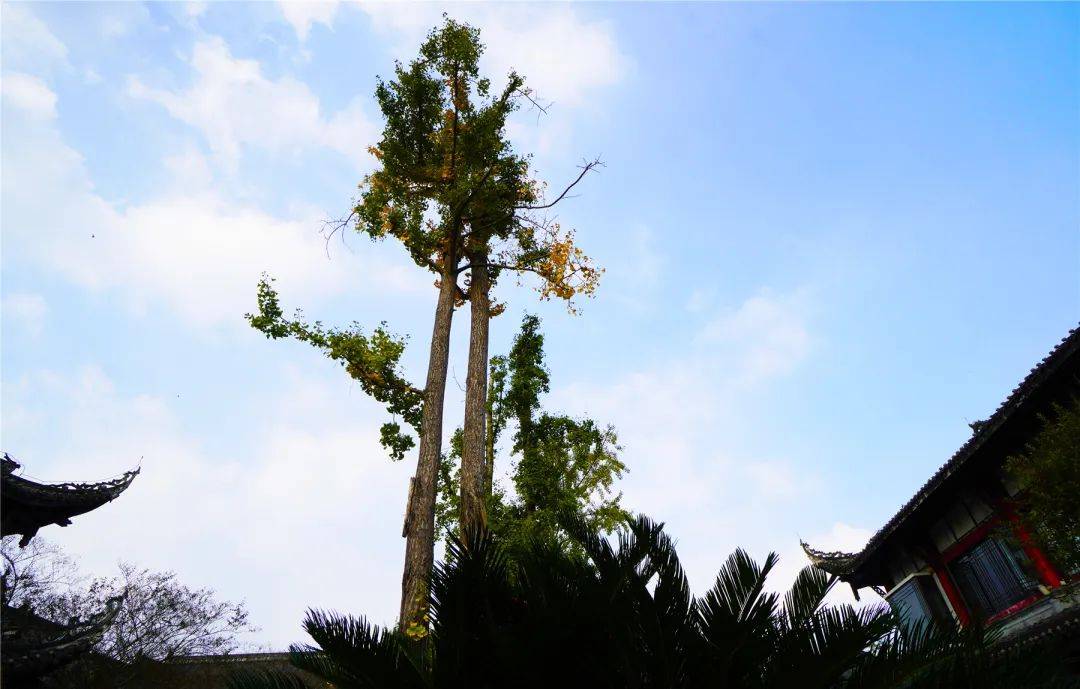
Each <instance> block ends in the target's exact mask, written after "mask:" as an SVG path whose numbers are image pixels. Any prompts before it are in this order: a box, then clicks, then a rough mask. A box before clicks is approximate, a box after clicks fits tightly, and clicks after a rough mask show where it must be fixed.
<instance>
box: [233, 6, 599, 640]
mask: <svg viewBox="0 0 1080 689" xmlns="http://www.w3.org/2000/svg"><path fill="white" fill-rule="evenodd" d="M482 51H483V46H482V45H481V43H480V41H479V31H478V30H477V29H475V28H473V27H471V26H468V25H467V24H463V23H460V22H456V21H454V20H453V19H450V18H448V17H445V16H444V21H443V23H442V25H441V26H439V27H437V28H435V29H434V30H432V31H431V33H430V34H429V35H428V37H427V38H426V40H425V41H424V43H423V44H422V45H421V47H420V52H419V55H418V57H417V58H416V59H414V60H412V61H411V62H409V63H408V64H407V65H405V64H401V63H397V64H395V68H394V77H393V78H392V79H390V80H388V81H383V80H380V81H379V83H378V86H377V88H376V93H375V95H376V100H377V101H378V104H379V108H380V110H381V112H382V115H383V119H384V126H383V132H382V138H381V139H380V141H379V142H378V143H377V144H376V145H373V146H371V147H370V148H369V149H368V150H369V152H370V153H371V154H372V155H373V156H374V158H375V160H376V161H377V166H376V169H375V170H374V171H373V172H372V173H370V174H369V175H367V176H366V177H365V178H364V180H363V181H362V183H361V185H360V195H359V198H358V201H357V203H356V205H355V207H354V208H353V210H352V212H351V213H350V214H349V215H348V216H346V217H345V218H343V219H341V220H340V221H338V222H336V223H334V224H332V226H331V229H330V231H331V234H333V233H335V232H337V231H342V232H344V231H346V230H349V229H354V230H356V231H358V232H360V233H361V234H364V235H367V236H368V237H370V238H371V239H373V240H383V239H387V238H390V239H394V240H397V241H398V242H400V243H401V245H402V247H403V248H404V249H405V250H406V251H407V252H408V254H409V256H410V258H411V259H412V261H413V262H414V263H415V264H416V265H417V266H418V267H419V268H421V269H424V270H427V271H430V272H431V273H432V274H433V275H434V276H435V281H434V282H435V287H436V289H437V293H438V297H437V300H436V304H435V314H434V319H433V325H432V335H431V340H430V344H429V353H428V369H427V378H426V381H425V384H424V386H423V387H422V388H421V387H417V386H414V385H413V384H411V383H410V382H409V381H408V380H407V378H406V376H405V374H404V372H403V370H402V367H401V358H402V355H403V353H404V348H405V342H406V341H405V338H403V337H399V336H396V335H394V334H393V333H392V332H391V331H390V329H389V327H388V326H387V325H386V324H385V323H383V324H380V325H379V326H378V327H376V328H375V329H374V330H372V331H371V332H367V331H365V329H364V328H363V327H362V326H360V325H359V324H357V323H354V324H352V325H350V326H348V327H345V328H331V327H327V326H324V325H323V324H322V323H321V322H319V321H315V322H313V323H309V322H307V321H305V319H304V317H303V314H302V313H300V312H299V311H297V312H296V314H295V315H294V316H292V317H291V318H290V317H287V316H286V315H285V312H284V310H283V309H282V307H281V305H280V299H279V296H278V294H277V292H276V290H275V289H274V286H273V280H272V278H270V277H269V276H264V278H263V280H262V281H260V283H259V285H258V307H259V310H258V312H257V313H254V314H248V320H249V322H250V323H251V325H252V326H253V327H254V328H256V329H258V330H259V331H261V332H263V333H264V334H265V335H266V336H267V337H268V338H272V339H280V338H295V339H297V340H300V341H303V342H307V343H309V344H311V345H313V346H315V347H316V348H318V349H320V350H322V351H323V352H324V354H325V355H326V356H328V357H330V358H331V359H334V360H336V361H339V362H340V363H341V364H342V365H343V367H344V368H345V369H346V371H347V373H348V374H349V375H350V376H351V377H352V378H354V379H355V380H357V381H359V382H360V384H361V387H362V389H363V390H364V391H365V392H366V393H367V394H369V395H371V396H372V397H373V398H374V399H376V400H377V401H379V402H381V403H383V404H384V405H385V406H386V408H387V410H388V411H389V412H390V413H391V415H392V418H391V420H390V421H388V422H387V423H385V424H384V425H383V426H382V432H381V438H382V443H383V445H384V446H385V447H386V448H387V450H388V451H389V453H390V455H391V457H392V458H394V459H402V458H403V457H404V456H405V454H406V453H407V452H409V451H410V450H411V449H412V448H413V447H414V446H416V444H417V442H416V441H417V439H418V440H419V448H418V458H417V468H416V474H415V476H414V477H413V479H412V480H411V484H410V490H409V498H408V504H407V506H406V516H405V525H404V529H403V536H404V537H405V538H406V548H405V566H404V572H403V575H402V596H401V608H400V616H399V620H398V624H399V627H400V628H401V629H402V630H404V631H407V632H409V633H410V634H412V635H413V636H423V635H424V633H425V629H426V612H425V611H426V608H427V590H428V589H427V581H428V578H429V576H430V573H431V570H432V566H433V564H434V543H435V523H434V519H435V501H436V483H437V477H438V472H439V463H440V459H441V456H442V430H443V402H444V397H445V391H446V377H447V371H448V367H449V350H450V330H451V324H452V320H453V313H454V310H455V308H456V307H457V306H460V305H462V304H464V302H465V300H467V299H469V298H470V297H473V298H475V299H477V300H478V301H481V300H482V307H479V308H480V310H481V313H482V314H483V317H481V318H479V319H477V318H476V317H475V315H474V323H477V324H482V327H483V336H484V342H483V345H484V346H483V347H482V348H479V347H478V348H477V349H478V351H480V350H482V352H483V361H484V376H485V377H486V368H487V367H486V359H487V345H486V332H487V322H488V320H489V318H490V316H491V315H492V314H493V313H497V312H498V310H499V308H498V307H495V308H492V307H491V306H490V301H489V299H488V295H489V294H490V290H491V286H492V285H494V284H495V282H496V280H497V278H498V275H499V272H500V271H503V270H507V269H509V270H513V271H515V272H518V273H525V272H530V273H533V274H536V275H538V276H539V277H540V279H541V282H542V285H543V286H542V287H540V289H541V294H542V295H543V296H545V297H552V296H556V297H559V298H569V297H572V296H573V295H575V294H578V293H582V292H585V293H588V292H591V291H592V289H594V288H595V282H596V278H597V277H598V275H599V271H597V270H596V269H595V268H593V267H592V266H591V264H590V263H589V261H588V259H587V258H586V257H585V256H584V254H583V253H582V252H581V251H580V250H578V249H577V248H576V247H575V246H574V244H573V234H572V233H570V232H563V231H562V230H561V228H559V227H558V225H557V224H555V223H552V222H548V221H546V220H545V219H544V218H542V217H539V216H536V215H535V214H536V213H540V212H543V211H544V210H545V209H547V208H550V207H551V206H552V205H553V204H551V203H547V202H545V201H544V199H543V185H542V184H540V183H538V182H537V181H536V180H534V179H533V178H532V176H531V173H530V167H529V160H528V158H526V157H522V156H519V155H517V154H516V153H515V152H514V150H513V148H512V146H511V145H510V144H509V142H508V140H507V137H506V131H505V128H506V121H507V117H508V116H509V115H510V114H511V113H512V112H514V110H516V109H517V108H518V107H519V105H520V104H521V102H522V101H526V102H534V101H533V97H532V95H531V94H530V92H529V91H528V90H527V89H526V88H525V86H524V80H523V79H522V78H521V77H520V76H519V75H517V74H516V73H514V72H511V73H510V74H509V75H508V76H507V79H506V84H505V85H504V86H503V87H502V88H501V89H499V90H494V89H493V88H492V85H491V82H490V80H489V79H486V78H482V77H481V76H480V74H479V64H478V63H479V59H480V55H481V53H482ZM596 164H597V163H595V162H594V163H590V164H588V165H586V166H584V169H583V170H582V173H581V174H582V176H584V174H585V173H586V172H588V171H589V170H592V169H593V168H594V167H595V166H596ZM580 179H581V177H579V178H578V180H580ZM574 184H576V181H575V182H574ZM570 186H571V187H572V186H573V184H571V185H570ZM568 189H569V187H568ZM565 195H566V192H563V194H560V195H559V197H557V199H556V200H555V202H558V201H560V200H561V199H562V198H563V197H565ZM466 274H467V275H468V285H467V286H468V291H466V290H465V289H463V288H462V286H461V284H460V280H461V279H462V278H463V275H466ZM473 340H474V341H475V340H477V338H473ZM472 349H473V347H472V345H470V351H471V350H472ZM470 368H471V367H470ZM473 377H474V378H475V377H476V376H473ZM474 382H475V381H474ZM485 386H486V384H484V383H481V387H480V390H481V392H482V393H483V392H484V391H485ZM475 398H476V395H472V396H471V399H474V400H475ZM480 399H481V401H482V402H481V403H482V404H483V399H484V398H483V394H481V396H480ZM467 406H468V407H469V410H470V413H473V414H475V409H474V406H473V405H467ZM470 418H472V417H470ZM483 418H484V417H483V416H481V417H480V423H481V424H482V423H483ZM399 420H400V421H404V422H405V424H406V427H402V425H401V424H400V423H399ZM473 421H474V422H473V423H472V424H469V425H468V426H469V428H470V430H472V429H474V428H475V427H476V422H475V419H473ZM482 429H483V426H482V425H481V435H483V430H482ZM472 466H473V465H472V464H470V468H472ZM469 485H470V486H472V485H474V484H473V482H470V483H469ZM462 502H463V507H462V511H463V514H465V513H466V511H467V510H466V507H465V505H469V506H471V507H475V506H476V505H477V502H476V499H474V496H473V495H472V494H471V493H470V495H469V496H468V497H466V499H464V500H463V501H462ZM468 514H469V515H474V514H476V515H478V517H479V519H480V521H482V519H483V507H482V503H481V504H480V505H479V511H478V512H477V511H476V510H475V509H471V510H470V511H468ZM472 520H473V517H472V516H470V517H468V518H466V519H463V521H472Z"/></svg>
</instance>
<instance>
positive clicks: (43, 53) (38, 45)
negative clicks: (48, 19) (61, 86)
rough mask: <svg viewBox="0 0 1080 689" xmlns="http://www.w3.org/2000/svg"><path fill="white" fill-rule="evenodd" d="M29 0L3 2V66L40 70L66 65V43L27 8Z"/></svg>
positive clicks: (0, 50) (0, 28)
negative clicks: (26, 1) (25, 0)
mask: <svg viewBox="0 0 1080 689" xmlns="http://www.w3.org/2000/svg"><path fill="white" fill-rule="evenodd" d="M31 7H33V5H32V4H31V3H23V2H5V3H4V5H3V22H0V36H2V38H3V40H2V41H0V44H2V45H3V48H2V49H0V54H2V55H3V62H4V67H5V68H7V69H18V70H25V71H31V72H43V71H47V70H49V69H52V68H55V67H64V66H66V65H67V55H68V51H67V46H65V45H64V44H63V43H62V42H61V41H60V39H58V38H57V37H56V36H55V35H53V33H52V31H50V30H49V27H48V26H46V25H45V22H43V21H41V20H40V19H38V18H37V17H36V16H35V15H34V13H33V12H32V11H31V10H30V8H31Z"/></svg>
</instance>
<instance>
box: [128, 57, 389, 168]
mask: <svg viewBox="0 0 1080 689" xmlns="http://www.w3.org/2000/svg"><path fill="white" fill-rule="evenodd" d="M190 66H191V68H192V70H193V72H194V80H193V82H192V84H191V86H190V87H189V88H186V89H181V90H177V91H170V90H166V89H159V88H154V87H152V86H148V85H147V84H145V83H144V82H143V81H142V79H140V78H138V77H132V78H131V79H130V81H129V87H128V92H129V94H130V95H131V96H132V97H134V98H139V99H144V100H148V101H151V102H153V103H157V104H158V105H160V106H162V107H163V108H165V109H166V110H167V111H168V112H169V114H170V115H172V116H173V117H174V118H176V119H177V120H180V121H181V122H184V123H186V124H188V125H190V126H191V127H194V128H195V129H196V130H198V131H199V132H200V133H201V134H202V136H203V137H204V138H205V139H206V142H207V144H208V145H209V146H210V150H211V151H213V153H214V155H215V157H216V158H217V159H218V160H219V161H220V162H221V163H222V164H223V165H224V166H225V167H226V169H230V170H235V169H236V166H237V164H238V161H239V159H240V156H241V154H242V153H243V151H244V150H245V149H247V148H254V149H262V150H266V151H270V152H272V153H274V154H278V155H297V154H302V153H305V152H308V151H310V150H312V149H329V150H332V151H337V152H338V153H340V154H341V155H343V156H345V157H347V158H348V159H349V160H352V161H353V163H354V164H355V165H356V167H357V168H358V169H367V168H369V167H371V165H372V163H373V160H372V158H371V156H370V155H369V154H368V153H367V147H368V146H369V145H371V144H372V143H374V142H375V141H376V140H377V138H378V129H377V127H376V125H375V124H374V123H373V121H372V120H371V119H370V118H368V117H367V116H366V114H365V109H364V107H363V105H362V102H363V101H362V100H361V99H359V98H358V99H355V100H353V101H352V102H351V103H350V104H349V105H348V106H346V107H345V108H343V109H342V110H339V111H338V112H335V113H333V114H332V115H329V116H327V115H326V114H325V113H324V112H323V108H322V106H321V104H320V102H319V98H318V97H317V96H316V95H315V94H314V93H312V92H311V89H310V88H308V86H307V84H305V83H303V82H301V81H298V80H296V79H293V78H291V77H288V76H284V77H281V78H280V79H270V78H267V77H266V76H265V75H264V74H263V72H262V68H261V67H260V65H259V63H258V62H257V61H255V60H247V59H241V58H236V57H234V56H233V55H232V52H231V51H230V50H229V46H228V45H227V44H226V43H225V41H224V39H222V38H220V37H217V36H214V37H210V38H207V39H205V40H201V41H199V42H198V43H196V44H195V47H194V48H193V49H192V53H191V59H190Z"/></svg>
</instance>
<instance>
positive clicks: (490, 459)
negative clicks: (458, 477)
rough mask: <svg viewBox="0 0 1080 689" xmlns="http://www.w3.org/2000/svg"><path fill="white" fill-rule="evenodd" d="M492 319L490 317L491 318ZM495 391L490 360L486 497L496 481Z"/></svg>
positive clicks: (485, 469)
mask: <svg viewBox="0 0 1080 689" xmlns="http://www.w3.org/2000/svg"><path fill="white" fill-rule="evenodd" d="M489 320H490V319H489ZM494 397H495V391H494V390H493V389H492V382H491V368H490V362H489V367H488V391H487V403H486V405H485V406H484V410H485V411H486V412H487V427H486V428H485V429H484V431H485V432H484V435H485V442H484V499H490V498H491V491H492V489H493V488H494V483H495V441H496V440H497V438H496V437H495V420H494V416H495V415H494V412H495V399H494Z"/></svg>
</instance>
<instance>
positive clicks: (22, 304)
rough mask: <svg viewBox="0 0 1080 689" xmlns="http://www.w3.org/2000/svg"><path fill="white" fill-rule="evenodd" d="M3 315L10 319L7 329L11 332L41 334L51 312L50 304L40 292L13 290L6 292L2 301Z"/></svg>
mask: <svg viewBox="0 0 1080 689" xmlns="http://www.w3.org/2000/svg"><path fill="white" fill-rule="evenodd" d="M0 308H2V310H3V316H4V319H5V320H7V321H8V324H7V326H6V327H5V330H7V331H8V332H9V333H10V332H11V331H12V330H14V331H16V332H21V333H25V334H27V335H30V336H31V337H37V336H38V335H40V334H41V331H42V329H43V328H44V326H45V319H46V317H47V316H48V314H49V305H48V304H47V303H46V301H45V298H44V297H42V296H41V295H40V294H30V293H27V292H12V293H11V294H5V295H4V299H3V302H2V307H0Z"/></svg>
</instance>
